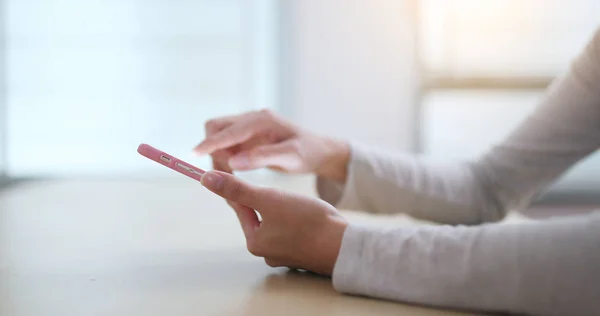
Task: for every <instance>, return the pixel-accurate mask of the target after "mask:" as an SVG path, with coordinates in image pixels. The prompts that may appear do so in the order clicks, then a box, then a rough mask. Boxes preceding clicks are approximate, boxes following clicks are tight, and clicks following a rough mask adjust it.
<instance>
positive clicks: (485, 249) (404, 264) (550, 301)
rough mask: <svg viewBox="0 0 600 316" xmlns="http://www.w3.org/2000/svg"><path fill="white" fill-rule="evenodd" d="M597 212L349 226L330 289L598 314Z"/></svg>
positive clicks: (448, 303)
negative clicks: (453, 223) (524, 219)
mask: <svg viewBox="0 0 600 316" xmlns="http://www.w3.org/2000/svg"><path fill="white" fill-rule="evenodd" d="M598 249H600V214H595V215H593V216H585V217H576V218H570V219H562V220H553V221H546V222H534V223H523V224H489V225H484V226H479V227H464V226H459V227H450V226H427V227H419V228H415V227H407V228H397V229H392V230H382V229H376V228H365V227H357V226H353V225H351V226H350V227H349V228H348V229H347V230H346V233H345V235H344V238H343V242H342V248H341V250H340V254H339V256H338V259H337V263H336V265H335V269H334V273H333V282H334V286H335V287H336V289H337V290H339V291H341V292H346V293H350V294H360V295H368V296H374V297H379V298H385V299H392V300H399V301H407V302H413V303H420V304H427V305H435V306H443V307H453V308H466V309H476V310H486V311H503V312H514V313H527V314H535V315H592V314H593V315H596V314H599V313H600V300H598V298H599V297H600V269H599V268H598V267H600V252H598Z"/></svg>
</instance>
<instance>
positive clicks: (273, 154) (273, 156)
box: [229, 141, 300, 170]
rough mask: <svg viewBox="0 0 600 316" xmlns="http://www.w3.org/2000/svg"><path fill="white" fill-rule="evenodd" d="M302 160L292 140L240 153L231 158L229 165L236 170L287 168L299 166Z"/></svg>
mask: <svg viewBox="0 0 600 316" xmlns="http://www.w3.org/2000/svg"><path fill="white" fill-rule="evenodd" d="M299 164H300V160H299V158H298V156H297V154H296V153H295V151H294V143H293V142H292V141H287V142H281V143H277V144H270V145H263V146H258V147H255V148H252V149H250V150H248V151H244V152H241V153H238V154H236V155H234V156H233V157H231V158H230V159H229V166H230V167H231V168H232V169H236V170H251V169H257V168H263V167H279V168H282V169H287V170H290V169H292V170H294V169H297V168H299Z"/></svg>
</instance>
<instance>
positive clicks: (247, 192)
mask: <svg viewBox="0 0 600 316" xmlns="http://www.w3.org/2000/svg"><path fill="white" fill-rule="evenodd" d="M200 181H201V183H202V185H204V186H205V187H206V188H207V189H209V190H210V191H212V192H214V193H216V194H217V195H219V196H221V197H223V198H224V199H226V200H229V201H232V202H236V203H239V204H242V205H245V206H249V207H251V208H253V209H259V208H261V206H262V205H264V201H265V199H266V198H268V197H267V192H266V191H264V190H263V189H261V188H259V187H255V186H253V185H250V184H248V183H246V182H244V181H242V180H240V179H239V178H237V177H235V176H233V175H232V174H229V173H226V172H221V171H207V172H205V173H204V174H203V175H202V179H201V180H200Z"/></svg>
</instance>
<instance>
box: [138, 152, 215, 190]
mask: <svg viewBox="0 0 600 316" xmlns="http://www.w3.org/2000/svg"><path fill="white" fill-rule="evenodd" d="M137 151H138V153H140V155H142V156H144V157H146V158H148V159H150V160H154V161H156V162H158V163H159V164H161V165H163V166H166V167H168V168H171V169H173V170H175V171H177V172H179V173H181V174H184V175H186V176H188V177H190V178H192V179H195V180H198V181H200V179H201V178H202V175H203V174H204V170H202V169H200V168H198V167H194V166H192V165H190V164H189V163H187V162H185V161H183V160H180V159H177V158H175V157H173V156H171V155H169V154H167V153H165V152H163V151H160V150H158V149H156V148H154V147H152V146H150V145H147V144H140V145H139V146H138V149H137Z"/></svg>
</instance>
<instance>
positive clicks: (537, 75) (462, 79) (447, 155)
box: [417, 0, 600, 189]
mask: <svg viewBox="0 0 600 316" xmlns="http://www.w3.org/2000/svg"><path fill="white" fill-rule="evenodd" d="M417 1H418V4H419V6H418V12H419V19H418V21H419V27H418V28H419V32H418V43H419V45H418V51H419V58H420V59H421V62H420V68H421V70H422V85H421V91H420V94H419V95H420V113H421V129H420V131H421V135H420V139H419V147H420V149H421V151H422V152H423V153H425V154H428V155H431V156H434V157H438V158H442V159H465V158H473V157H477V156H478V155H479V154H481V153H482V152H484V151H485V150H486V149H488V148H489V147H490V146H491V145H493V144H494V143H496V142H498V141H500V140H502V138H504V136H506V134H507V133H508V132H509V131H510V130H511V129H512V128H514V127H515V126H516V125H517V124H518V123H519V122H520V121H522V120H523V119H524V118H525V117H526V116H527V114H529V113H530V112H531V111H532V110H533V109H534V107H535V106H536V104H537V102H538V99H539V97H540V96H541V95H542V93H543V91H544V89H545V88H546V87H547V85H548V84H549V83H550V82H551V81H552V80H553V79H554V78H555V77H556V76H558V75H560V74H561V73H563V72H565V71H566V70H567V68H568V67H569V64H570V62H571V60H572V59H573V58H574V57H576V55H577V54H578V52H580V51H581V50H582V48H583V47H584V45H585V44H586V42H587V41H588V40H589V39H590V38H591V36H592V35H593V32H594V30H595V29H596V28H597V27H598V25H600V18H599V17H598V12H600V1H596V0H490V1H480V0H417ZM594 171H595V172H596V173H598V172H600V156H598V155H595V156H592V157H590V158H588V159H587V161H586V162H585V163H583V164H581V165H579V166H578V167H577V168H575V169H574V170H572V171H571V172H570V173H569V175H568V176H567V177H566V178H565V179H563V181H562V183H559V185H558V186H559V187H561V186H562V187H563V188H567V187H568V188H570V189H573V188H576V187H579V188H584V187H586V186H589V185H590V183H589V181H588V180H589V174H590V172H594Z"/></svg>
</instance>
